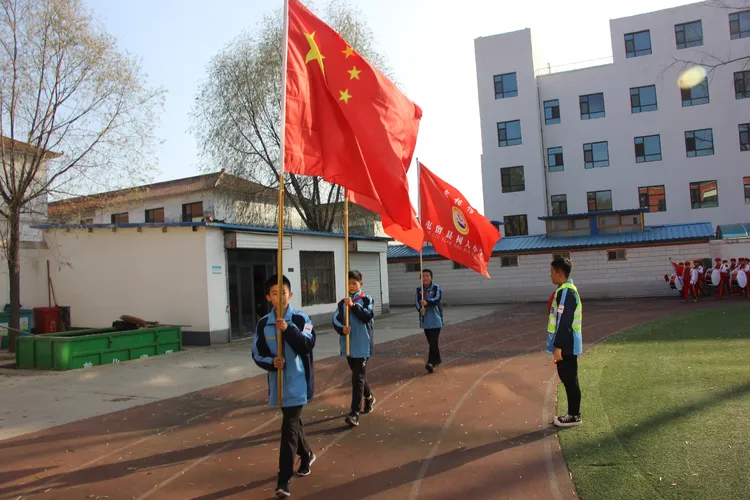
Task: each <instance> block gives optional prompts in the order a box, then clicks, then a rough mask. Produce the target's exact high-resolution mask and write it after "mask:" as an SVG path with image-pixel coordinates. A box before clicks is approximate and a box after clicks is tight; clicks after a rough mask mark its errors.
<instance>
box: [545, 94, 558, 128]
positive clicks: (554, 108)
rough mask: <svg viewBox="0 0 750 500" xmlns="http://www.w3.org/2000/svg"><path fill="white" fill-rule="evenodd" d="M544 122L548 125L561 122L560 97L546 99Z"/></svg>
mask: <svg viewBox="0 0 750 500" xmlns="http://www.w3.org/2000/svg"><path fill="white" fill-rule="evenodd" d="M544 123H545V124H547V125H554V124H555V123H560V99H552V100H551V101H544Z"/></svg>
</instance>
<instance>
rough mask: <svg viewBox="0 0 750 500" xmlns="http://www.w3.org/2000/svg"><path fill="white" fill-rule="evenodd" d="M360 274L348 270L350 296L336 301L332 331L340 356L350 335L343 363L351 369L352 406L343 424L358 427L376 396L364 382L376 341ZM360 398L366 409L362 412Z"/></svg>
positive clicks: (369, 307)
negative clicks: (339, 344) (334, 334)
mask: <svg viewBox="0 0 750 500" xmlns="http://www.w3.org/2000/svg"><path fill="white" fill-rule="evenodd" d="M362 284H363V282H362V273H360V272H359V271H349V296H348V297H346V298H345V299H344V300H342V301H341V302H339V305H338V307H337V308H336V312H334V313H333V328H334V330H336V332H337V333H338V334H339V335H341V339H340V343H341V355H342V356H346V336H347V335H348V336H349V350H350V352H349V356H347V358H346V361H347V362H348V363H349V368H350V369H351V370H352V406H351V412H350V413H349V415H348V416H347V417H346V423H347V424H349V425H351V426H352V427H356V426H358V425H359V414H360V409H361V410H362V413H364V414H367V413H371V412H372V410H373V409H374V408H375V396H373V394H372V391H370V385H369V384H368V383H367V360H368V359H370V356H372V350H373V346H374V342H375V326H374V321H373V317H374V316H375V314H374V312H373V305H374V304H375V301H374V300H373V298H372V297H370V296H369V295H366V294H365V292H363V291H362ZM347 307H349V326H345V325H346V308H347ZM362 396H364V399H365V406H364V409H362Z"/></svg>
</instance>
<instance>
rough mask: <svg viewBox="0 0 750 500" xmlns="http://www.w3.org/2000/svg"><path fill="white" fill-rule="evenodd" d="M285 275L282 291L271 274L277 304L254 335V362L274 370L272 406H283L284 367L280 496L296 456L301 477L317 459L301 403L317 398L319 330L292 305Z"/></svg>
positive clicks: (270, 295) (269, 286)
mask: <svg viewBox="0 0 750 500" xmlns="http://www.w3.org/2000/svg"><path fill="white" fill-rule="evenodd" d="M283 280H284V281H283V283H284V286H283V290H282V292H281V293H279V289H278V288H279V285H278V277H277V276H272V277H271V278H270V279H269V280H268V281H267V282H266V300H268V302H270V303H271V304H273V306H274V309H273V310H272V311H271V312H270V313H269V314H267V315H266V316H264V317H263V318H262V319H261V320H260V321H259V322H258V325H257V326H256V327H255V335H254V337H253V361H255V364H256V365H258V366H259V367H261V368H263V369H264V370H267V371H268V372H269V373H268V404H269V405H271V406H278V378H277V377H278V375H277V371H278V370H283V372H284V378H283V390H284V393H283V395H282V397H283V400H282V408H281V413H282V415H283V420H282V424H281V445H280V446H279V477H278V484H277V487H276V493H275V498H286V497H289V496H291V493H290V491H289V483H290V482H291V480H292V475H293V474H294V460H295V455H298V456H299V457H300V459H301V464H300V467H299V469H298V470H297V475H298V476H307V475H309V474H310V466H311V465H312V464H313V462H315V454H314V453H313V452H312V450H311V449H310V445H309V444H307V438H306V437H305V428H304V426H303V424H302V408H303V407H304V406H305V405H306V404H307V403H309V402H310V401H311V400H312V397H313V380H314V377H313V354H312V351H313V348H314V347H315V330H314V329H313V325H312V322H311V321H310V318H309V317H308V316H307V315H306V314H305V313H303V312H301V311H296V310H294V309H293V308H292V306H291V305H289V299H291V298H292V292H291V285H290V283H289V280H288V279H287V277H286V276H284V277H283ZM279 301H280V302H281V310H283V311H285V312H284V315H283V316H282V317H281V318H276V311H277V310H278V306H279ZM277 328H280V329H281V331H282V339H283V347H284V349H283V351H282V352H281V355H280V354H279V349H278V348H277V345H276V329H277Z"/></svg>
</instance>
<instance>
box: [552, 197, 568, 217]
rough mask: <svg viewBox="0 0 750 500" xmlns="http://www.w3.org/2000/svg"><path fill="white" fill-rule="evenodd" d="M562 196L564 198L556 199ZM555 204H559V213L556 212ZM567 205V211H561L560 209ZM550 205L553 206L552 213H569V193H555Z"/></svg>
mask: <svg viewBox="0 0 750 500" xmlns="http://www.w3.org/2000/svg"><path fill="white" fill-rule="evenodd" d="M560 197H562V198H563V199H562V200H559V199H558V200H555V198H560ZM555 204H557V206H558V210H557V212H558V213H555ZM563 204H564V205H565V211H564V212H561V211H560V209H561V207H562V206H563ZM550 206H551V207H552V215H568V195H567V194H553V195H552V196H550Z"/></svg>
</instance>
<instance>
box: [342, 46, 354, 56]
mask: <svg viewBox="0 0 750 500" xmlns="http://www.w3.org/2000/svg"><path fill="white" fill-rule="evenodd" d="M341 53H342V54H344V55H345V56H346V58H347V59H349V56H353V55H354V49H353V48H352V47H351V45H347V46H346V49H344V50H342V51H341Z"/></svg>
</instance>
